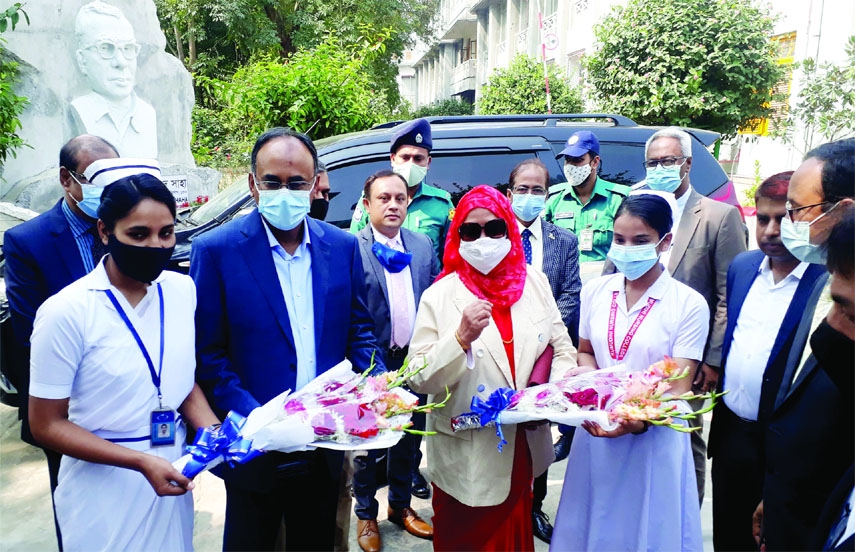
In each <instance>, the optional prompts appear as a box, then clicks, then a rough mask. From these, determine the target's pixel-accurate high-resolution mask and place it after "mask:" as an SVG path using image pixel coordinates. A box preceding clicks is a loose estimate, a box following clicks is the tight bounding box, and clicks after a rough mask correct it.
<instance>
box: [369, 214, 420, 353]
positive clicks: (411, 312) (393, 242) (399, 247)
mask: <svg viewBox="0 0 855 552" xmlns="http://www.w3.org/2000/svg"><path fill="white" fill-rule="evenodd" d="M371 232H373V234H374V241H376V242H379V243H382V244H384V245H387V246H389V247H391V248H392V249H394V250H395V251H404V252H405V251H406V248H404V244H403V242H402V241H401V232H400V231H398V233H397V234H395V237H393V238H391V239H390V238H387V237H386V236H384V235H383V234H381V233H380V232H378V231H377V229H376V228H374V225H373V224H372V225H371ZM401 273H402V274H403V275H404V283H405V287H406V292H407V315H408V317H409V321H408V326H407V327H408V328H409V329H410V331H409V335H408V337H407V343H409V342H410V338H411V337H412V336H413V328H414V327H415V325H416V293H415V290H414V289H413V273H412V272H411V271H410V267H409V266H406V267H404V270H402V271H401ZM383 274H384V275H385V276H386V298H387V299H388V300H389V316H392V313H394V312H395V303H394V301H395V299H394V294H393V293H392V274H391V273H390V272H389V271H388V270H386V269H385V268H384V269H383ZM392 327H394V323H392V324H391V325H390V328H392ZM391 338H392V336H391V331H390V333H389V340H390V341H389V344H388V347H392V346H393V345H394V343H392V342H391Z"/></svg>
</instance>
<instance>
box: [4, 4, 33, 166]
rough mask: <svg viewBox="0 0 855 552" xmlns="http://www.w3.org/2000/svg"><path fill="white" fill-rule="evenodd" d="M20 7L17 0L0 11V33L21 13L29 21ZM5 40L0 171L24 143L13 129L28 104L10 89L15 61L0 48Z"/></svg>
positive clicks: (13, 82)
mask: <svg viewBox="0 0 855 552" xmlns="http://www.w3.org/2000/svg"><path fill="white" fill-rule="evenodd" d="M21 8H22V4H21V3H19V2H18V3H15V4H12V6H10V7H9V8H7V9H6V10H5V11H2V12H0V33H4V32H6V29H8V28H11V29H12V30H13V31H14V30H15V27H16V26H17V25H18V22H19V21H20V20H21V16H22V15H23V16H24V19H25V20H26V22H27V25H29V24H30V18H29V16H28V15H27V12H25V11H24V10H23V9H21ZM5 42H6V41H5V40H3V39H2V38H0V172H2V167H3V165H4V164H5V162H6V159H8V158H9V156H10V155H11V156H12V157H15V150H16V149H17V148H20V147H22V146H24V145H25V144H24V141H23V140H22V139H21V137H20V136H18V134H17V132H18V129H20V128H21V120H20V119H19V117H20V115H21V113H23V111H24V108H25V107H26V106H27V104H28V103H29V101H28V100H27V98H24V97H22V96H18V95H17V94H15V91H14V90H13V88H14V87H13V85H14V84H15V80H16V79H17V76H18V63H17V62H16V61H15V60H14V58H11V57H10V54H9V52H7V51H6V49H5V48H4V47H3V44H5Z"/></svg>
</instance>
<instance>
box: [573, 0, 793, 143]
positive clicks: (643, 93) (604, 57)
mask: <svg viewBox="0 0 855 552" xmlns="http://www.w3.org/2000/svg"><path fill="white" fill-rule="evenodd" d="M773 23H774V21H773V19H772V18H771V17H769V16H768V15H767V14H765V13H764V12H763V11H762V10H761V9H760V8H758V7H756V6H755V5H754V3H753V0H748V1H746V0H697V1H695V2H686V1H685V0H629V1H628V2H627V4H626V6H625V7H621V6H616V7H614V8H612V11H611V12H610V13H609V14H608V15H607V16H606V17H605V18H604V19H603V21H602V22H601V23H600V24H598V25H596V26H595V27H594V34H595V37H596V41H597V47H596V50H595V51H594V53H593V54H592V55H591V56H590V57H588V58H587V59H586V63H585V65H586V68H587V70H588V75H589V78H590V81H591V83H592V84H593V86H594V90H595V97H596V99H597V100H598V102H599V104H600V107H601V108H602V109H603V110H604V111H609V112H615V113H620V114H621V115H625V116H627V117H630V118H632V119H634V120H636V121H637V122H639V123H642V124H648V125H677V126H693V127H698V128H705V129H709V130H714V131H717V132H720V133H722V134H723V135H725V136H732V135H734V134H735V133H736V131H737V129H738V128H739V127H740V126H744V125H745V124H746V123H748V122H749V121H751V120H752V119H759V118H762V117H765V116H766V115H768V113H769V112H770V105H769V104H770V101H771V100H772V92H771V90H772V88H773V87H774V86H775V83H776V82H777V81H778V79H779V78H780V77H781V75H782V69H781V68H780V67H779V66H778V65H777V64H776V62H775V60H776V52H775V47H774V45H773V44H772V41H771V40H770V34H771V32H772V30H773Z"/></svg>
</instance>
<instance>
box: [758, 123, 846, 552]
mask: <svg viewBox="0 0 855 552" xmlns="http://www.w3.org/2000/svg"><path fill="white" fill-rule="evenodd" d="M853 205H855V139H851V138H850V139H847V140H839V141H837V142H830V143H827V144H823V145H821V146H819V147H817V148H815V149H814V150H811V151H810V152H808V154H807V155H806V156H805V160H804V161H803V162H802V164H801V165H800V166H799V168H798V169H796V171H795V172H794V173H793V176H792V178H791V179H790V186H789V188H788V190H787V217H786V218H785V219H784V220H783V221H782V222H781V239H782V240H783V242H784V245H785V246H786V247H787V249H789V250H790V252H791V253H792V254H793V255H794V256H795V257H797V258H798V259H800V260H803V261H806V262H811V263H817V264H824V263H825V245H826V241H827V240H828V236H829V234H830V232H831V229H832V228H833V227H834V225H835V224H836V223H837V222H838V221H839V220H841V219H842V217H843V216H844V214H845V213H846V211H847V209H850V208H852V206H853ZM829 287H830V281H829V279H828V277H827V276H823V277H820V278H818V279H817V281H816V282H815V283H814V285H813V286H812V288H811V289H810V290H808V292H809V295H808V299H807V301H806V304H805V308H804V309H803V311H802V315H801V319H800V321H799V324H798V327H797V329H796V333H795V336H794V337H793V345H792V347H791V348H790V353H789V355H788V358H787V361H786V364H785V366H784V373H783V377H782V379H781V387H780V389H779V390H778V395H777V397H776V399H775V401H774V406H773V408H772V411H771V414H770V416H769V422H768V424H767V425H766V429H765V441H766V443H765V453H766V454H765V476H764V481H763V502H762V503H761V504H760V506H758V509H757V511H756V512H755V518H756V519H757V523H758V524H759V525H761V526H762V527H763V538H764V540H765V543H766V549H767V550H770V551H772V550H800V549H807V548H808V547H809V546H810V542H811V538H812V536H813V532H814V530H815V526H816V523H817V520H818V518H819V515H820V511H821V509H822V506H823V504H824V503H825V501H826V499H827V498H828V494H829V493H830V492H831V490H832V489H833V488H834V486H835V485H836V483H837V481H838V480H839V479H840V476H841V475H842V474H843V473H844V472H845V471H846V469H847V468H848V467H849V465H850V464H851V459H852V450H853V447H855V442H853V441H855V435H853V431H852V411H851V409H850V408H849V407H848V405H847V400H846V396H845V395H844V394H843V393H841V390H840V389H839V388H838V387H837V386H836V385H835V384H834V382H833V381H832V380H831V378H829V376H828V374H827V373H826V371H825V370H821V369H819V366H820V363H819V362H818V356H820V354H821V353H822V352H824V351H819V350H816V351H815V353H814V352H812V351H814V349H813V338H811V335H812V334H814V335H815V334H816V331H815V330H817V329H818V328H820V327H821V326H822V323H823V320H825V319H826V316H827V314H828V313H829V311H830V309H831V306H832V304H833V301H832V299H831V294H830V290H829Z"/></svg>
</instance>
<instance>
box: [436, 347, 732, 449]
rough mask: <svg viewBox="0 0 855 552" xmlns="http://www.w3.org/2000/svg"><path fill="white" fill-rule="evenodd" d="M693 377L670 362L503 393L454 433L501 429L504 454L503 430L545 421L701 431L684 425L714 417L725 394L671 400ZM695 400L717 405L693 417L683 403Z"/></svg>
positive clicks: (481, 403) (455, 421)
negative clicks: (674, 388)
mask: <svg viewBox="0 0 855 552" xmlns="http://www.w3.org/2000/svg"><path fill="white" fill-rule="evenodd" d="M688 376H689V368H688V367H683V368H682V369H681V368H680V367H679V366H678V365H677V363H676V362H675V361H674V360H673V359H671V358H669V357H665V359H664V360H662V361H660V362H657V363H655V364H653V365H652V366H650V367H649V368H647V369H646V370H644V371H642V372H629V371H627V370H626V369H625V368H623V367H622V366H615V367H613V368H610V369H608V370H594V371H591V372H586V373H584V374H579V375H576V376H570V377H568V378H565V379H562V380H559V381H556V382H550V383H544V384H540V385H534V386H532V387H528V388H526V389H521V390H519V391H515V390H513V389H506V388H500V389H496V390H495V391H493V392H492V393H491V394H490V395H489V397H487V399H486V400H485V399H482V398H480V397H478V396H475V397H472V412H468V413H466V414H462V415H460V416H456V417H454V418H452V420H451V427H452V430H454V431H462V430H465V429H476V428H479V427H485V426H488V425H495V426H496V435H497V436H498V437H499V439H500V442H499V450H500V451H501V449H502V445H503V444H505V443H506V441H505V439H504V434H503V432H502V424H519V423H524V422H531V421H539V420H549V421H552V422H557V423H562V424H567V425H574V426H579V425H581V424H582V423H583V422H585V421H592V422H596V423H597V424H599V425H600V427H602V428H603V429H605V430H607V431H608V430H612V429H615V428H617V427H618V425H619V423H620V422H621V421H625V420H635V421H645V422H648V423H651V424H653V425H659V426H665V427H669V428H671V429H674V430H676V431H682V432H690V431H696V430H698V429H700V428H691V427H687V426H686V424H683V423H680V421H681V420H688V419H690V418H694V417H695V416H698V415H700V414H703V413H705V412H709V411H710V410H712V408H713V407H714V405H715V401H716V399H717V398H718V397H720V396H721V395H722V393H714V392H713V393H707V394H703V395H695V394H693V393H691V392H689V393H685V394H682V395H671V394H669V391H670V390H671V384H672V382H674V381H676V380H679V379H682V378H685V377H688ZM479 391H483V389H480V388H479ZM691 399H711V403H710V404H709V405H708V406H707V407H705V408H703V409H702V410H699V411H697V412H692V410H691V409H690V408H689V407H688V405H686V403H685V402H683V401H686V400H691Z"/></svg>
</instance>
